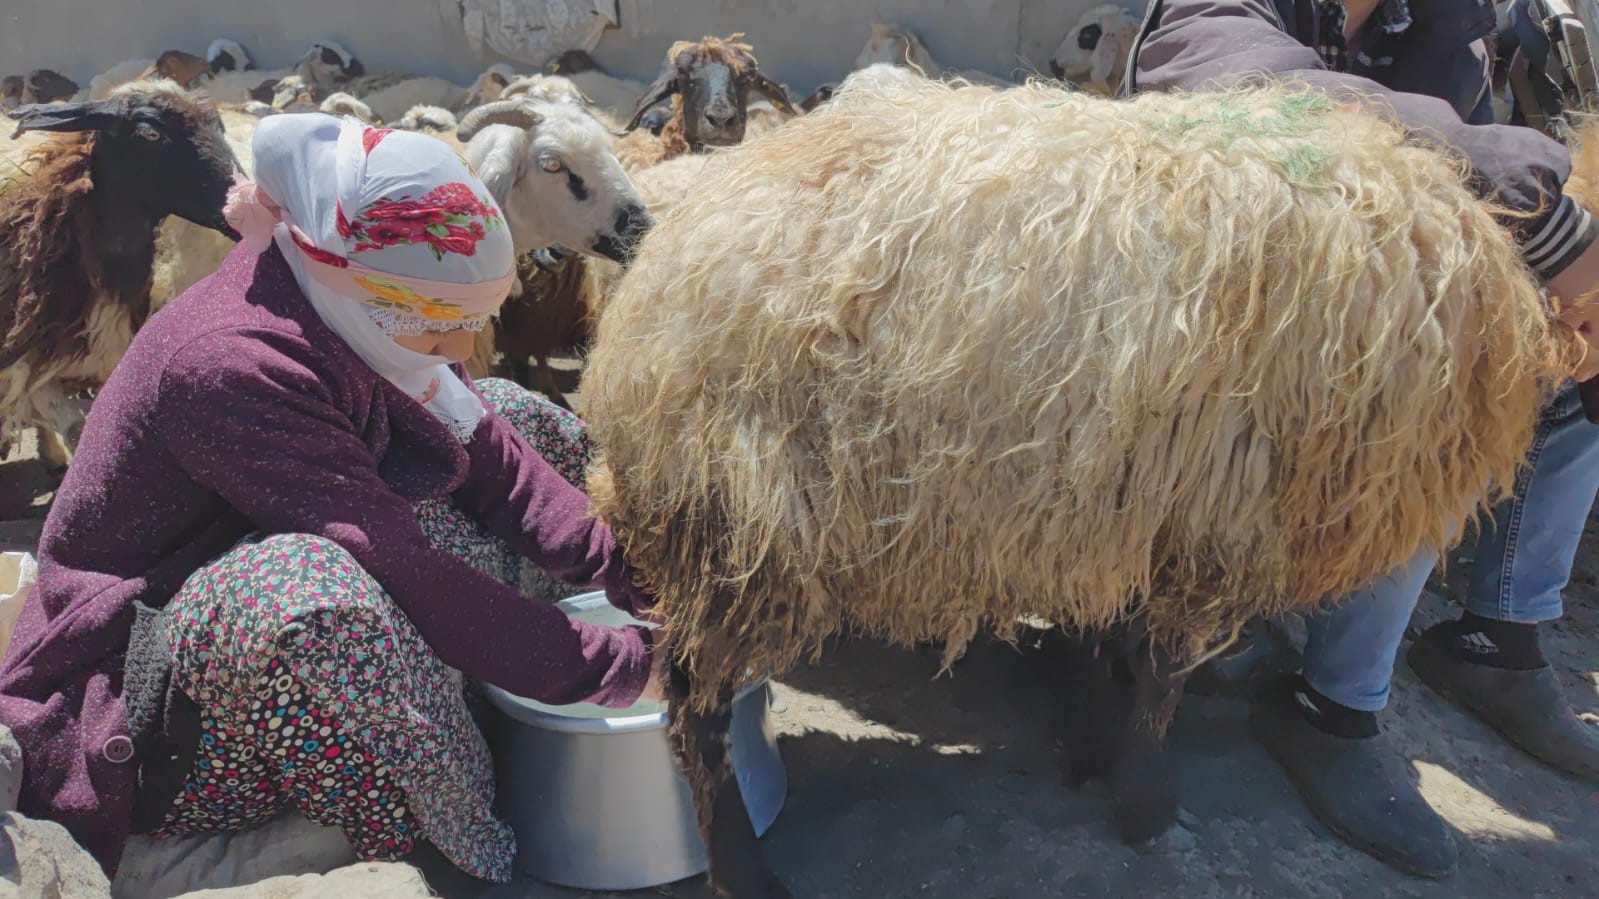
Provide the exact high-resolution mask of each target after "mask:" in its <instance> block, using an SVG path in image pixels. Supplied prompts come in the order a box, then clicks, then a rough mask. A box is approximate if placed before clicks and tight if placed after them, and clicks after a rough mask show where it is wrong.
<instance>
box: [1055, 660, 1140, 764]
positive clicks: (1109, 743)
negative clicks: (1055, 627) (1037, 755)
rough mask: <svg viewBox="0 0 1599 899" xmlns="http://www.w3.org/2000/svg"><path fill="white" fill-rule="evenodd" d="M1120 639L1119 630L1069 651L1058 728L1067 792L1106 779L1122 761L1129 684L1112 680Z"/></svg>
mask: <svg viewBox="0 0 1599 899" xmlns="http://www.w3.org/2000/svg"><path fill="white" fill-rule="evenodd" d="M1122 639H1123V638H1122V636H1121V635H1120V633H1119V631H1112V632H1109V633H1105V634H1089V635H1085V636H1083V637H1082V638H1080V639H1078V640H1075V641H1074V642H1073V645H1072V646H1071V648H1070V650H1069V655H1068V657H1067V663H1066V667H1065V670H1064V671H1063V672H1062V674H1063V675H1064V678H1065V679H1064V680H1063V681H1062V683H1063V685H1064V686H1065V690H1064V691H1063V693H1062V700H1061V705H1060V709H1059V714H1060V720H1059V723H1058V725H1057V730H1058V732H1059V734H1060V740H1061V758H1060V770H1061V777H1062V779H1063V780H1064V781H1065V783H1066V785H1067V786H1068V787H1071V788H1072V789H1078V788H1080V787H1082V786H1084V785H1085V784H1087V783H1088V782H1089V781H1094V780H1107V781H1108V780H1110V779H1111V778H1112V776H1113V775H1114V774H1115V771H1116V763H1117V762H1118V761H1119V760H1120V759H1121V757H1122V752H1123V740H1124V739H1125V738H1126V735H1127V720H1128V716H1129V714H1130V713H1131V711H1132V707H1133V691H1132V684H1131V680H1130V679H1129V678H1123V677H1118V676H1117V675H1118V674H1119V673H1120V672H1119V671H1118V667H1119V662H1120V661H1121V660H1122V658H1123V656H1124V655H1125V653H1124V652H1123V650H1122V646H1121V641H1122ZM1124 680H1125V681H1126V682H1125V683H1124Z"/></svg>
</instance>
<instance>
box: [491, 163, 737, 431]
mask: <svg viewBox="0 0 1599 899" xmlns="http://www.w3.org/2000/svg"><path fill="white" fill-rule="evenodd" d="M706 159H707V157H706V156H705V155H704V154H699V153H695V154H690V155H688V156H679V157H677V158H675V159H669V160H667V161H666V162H663V163H661V164H659V165H655V166H651V167H650V168H647V169H645V170H643V171H642V172H636V173H634V174H633V176H632V178H633V184H634V186H635V187H637V188H638V192H639V196H640V198H641V199H642V200H643V201H644V206H645V208H646V209H648V210H649V212H650V215H651V216H655V217H659V216H663V215H666V214H669V213H670V212H671V211H672V210H673V209H675V208H676V207H677V205H678V204H679V203H681V202H682V201H683V199H684V198H685V197H687V196H688V195H689V193H690V191H692V190H693V189H694V187H695V185H696V184H697V183H698V181H699V179H700V177H701V172H702V171H703V169H704V167H705V161H706ZM518 267H519V272H518V274H519V275H520V277H519V279H518V285H517V290H516V292H515V293H514V295H513V296H512V297H511V298H510V299H509V300H507V301H506V303H505V306H504V307H503V308H502V309H501V311H500V315H499V318H498V319H497V320H496V321H495V322H494V325H493V329H492V330H491V331H486V332H485V333H486V335H487V337H488V341H489V343H491V344H492V349H489V348H484V347H480V348H479V353H478V363H477V364H479V365H482V364H483V363H484V362H486V360H487V359H490V358H492V357H493V355H494V352H498V353H499V355H500V357H501V360H502V362H501V372H502V373H503V374H504V375H505V376H506V377H508V378H510V379H511V380H513V381H515V382H517V383H518V384H524V385H527V386H530V387H534V388H536V389H538V390H540V391H542V392H543V393H544V394H545V395H546V396H548V397H549V398H550V399H551V400H553V401H554V402H555V403H556V404H557V405H559V406H561V407H563V408H566V409H570V408H571V404H570V403H569V402H568V401H567V399H566V396H565V394H564V393H563V392H562V390H561V386H560V384H559V382H558V381H557V380H556V376H555V369H554V368H553V367H552V366H551V365H550V359H551V357H553V356H556V355H558V354H565V353H582V352H584V351H586V350H587V349H588V347H589V344H590V342H591V341H592V339H593V335H594V324H595V323H596V322H598V321H599V317H600V313H601V312H602V311H603V310H604V308H605V303H606V301H607V300H608V299H609V297H610V296H611V294H612V293H613V292H614V291H615V290H616V285H617V284H618V283H620V281H621V279H622V275H623V273H624V271H625V270H624V269H623V267H622V264H621V263H619V262H615V261H613V260H609V259H594V258H590V257H587V256H575V257H565V258H553V259H551V258H548V256H547V255H546V257H545V258H544V259H542V260H538V259H535V254H527V255H525V256H523V257H522V258H521V259H520V260H519V261H518ZM530 359H531V360H532V363H531V364H529V360H530ZM486 370H487V368H486V366H485V371H486ZM474 374H477V373H474ZM479 376H481V375H479Z"/></svg>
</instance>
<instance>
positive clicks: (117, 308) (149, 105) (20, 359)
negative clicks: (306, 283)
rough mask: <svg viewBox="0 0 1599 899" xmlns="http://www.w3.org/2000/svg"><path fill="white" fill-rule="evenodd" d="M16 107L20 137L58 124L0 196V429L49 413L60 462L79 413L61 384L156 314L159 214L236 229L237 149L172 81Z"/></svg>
mask: <svg viewBox="0 0 1599 899" xmlns="http://www.w3.org/2000/svg"><path fill="white" fill-rule="evenodd" d="M14 118H15V120H16V133H15V134H14V135H13V137H15V136H17V135H21V134H23V133H24V132H29V131H45V132H56V133H58V134H60V136H59V137H57V138H55V139H53V140H48V141H45V142H43V143H40V144H38V145H37V146H36V147H35V148H34V152H33V153H32V154H31V155H30V157H29V158H28V160H27V162H26V163H25V167H26V168H27V169H28V173H27V174H26V175H25V176H22V177H19V178H17V179H16V180H10V179H8V180H7V182H6V184H5V190H4V194H3V196H0V442H3V441H5V440H8V439H9V438H10V437H12V436H14V434H15V432H16V431H17V430H18V429H19V428H21V427H26V426H28V425H42V426H44V427H45V429H46V431H45V433H44V434H43V436H44V438H45V439H44V443H45V446H47V447H49V448H51V450H52V452H51V455H52V456H53V457H54V458H51V459H50V461H52V462H55V463H58V464H59V463H62V462H64V461H65V459H64V458H62V456H64V453H63V452H62V450H63V449H64V447H62V446H61V445H60V443H59V442H58V439H59V438H65V440H66V442H67V443H68V444H69V445H70V444H71V443H72V442H74V441H75V438H76V436H77V430H78V428H80V427H81V424H82V421H81V409H78V410H77V415H78V416H79V418H78V419H77V421H75V422H74V421H68V420H65V419H64V418H63V415H64V414H65V413H67V412H69V411H71V410H72V409H74V408H75V407H74V406H73V405H72V404H71V403H70V402H68V400H67V397H68V396H69V395H70V394H72V393H74V392H77V391H79V390H81V389H84V388H93V387H95V386H98V385H99V384H100V383H102V382H103V381H104V380H105V379H106V377H107V376H108V375H109V374H110V373H111V369H112V368H114V367H115V366H116V364H117V362H118V361H119V360H120V359H121V358H122V354H123V353H124V352H125V351H126V350H127V346H128V342H129V341H130V340H131V339H132V337H133V332H134V331H135V330H137V329H138V327H139V326H140V325H141V324H143V322H144V320H145V317H146V316H147V315H148V314H149V310H150V280H151V264H152V261H153V258H154V254H155V249H154V244H155V237H156V228H157V226H158V225H159V224H160V223H161V221H162V219H164V218H166V217H167V216H169V215H177V216H181V217H183V218H186V219H188V220H189V221H191V222H195V223H196V224H199V225H204V226H206V227H209V228H214V229H216V230H218V231H222V232H224V233H227V234H228V235H229V236H231V237H234V238H237V235H236V234H234V233H233V231H232V229H231V228H230V227H228V225H227V223H226V221H225V220H224V219H223V217H222V204H223V201H224V199H225V198H226V195H227V190H228V187H229V185H230V184H231V183H232V180H233V173H234V159H233V155H232V153H231V152H230V151H229V149H228V145H227V142H226V141H225V140H224V138H223V135H222V123H221V121H220V120H219V119H218V117H217V114H216V111H215V110H214V109H212V108H211V107H210V106H209V105H207V104H205V103H203V102H201V101H200V100H199V99H197V98H196V97H194V96H193V95H191V94H188V93H186V92H184V91H183V90H181V89H180V88H178V87H177V85H175V84H172V83H171V82H166V81H162V82H134V83H132V84H128V85H124V86H122V87H121V88H118V89H117V90H115V91H113V92H112V95H111V96H110V97H109V98H107V99H105V100H101V101H89V102H86V103H74V104H52V105H35V106H24V107H21V108H19V109H18V110H16V112H15V114H14ZM0 455H3V452H0Z"/></svg>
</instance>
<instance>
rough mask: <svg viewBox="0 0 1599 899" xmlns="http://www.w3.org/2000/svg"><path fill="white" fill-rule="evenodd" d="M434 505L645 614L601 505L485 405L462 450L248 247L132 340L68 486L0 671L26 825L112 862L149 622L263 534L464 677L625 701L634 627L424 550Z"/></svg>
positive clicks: (127, 784) (279, 268)
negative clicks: (320, 558) (296, 542)
mask: <svg viewBox="0 0 1599 899" xmlns="http://www.w3.org/2000/svg"><path fill="white" fill-rule="evenodd" d="M443 497H453V498H454V500H455V502H456V503H457V504H459V505H460V506H461V508H462V509H463V510H464V511H466V512H467V513H468V514H469V515H471V516H472V517H473V518H475V519H476V520H478V521H479V522H481V523H482V524H483V525H484V526H485V527H487V528H488V529H489V530H490V531H491V532H493V533H494V534H496V535H497V536H499V537H501V538H503V539H505V540H507V541H509V542H510V543H511V544H512V545H513V546H515V547H516V548H517V549H518V550H519V551H521V552H522V553H523V554H525V555H526V556H528V557H529V558H531V559H532V560H533V561H535V562H537V563H538V564H540V565H541V566H543V567H544V568H545V569H547V570H549V571H550V572H551V573H553V574H555V575H557V576H559V577H561V578H564V579H565V580H567V581H569V582H571V583H574V584H579V585H595V586H599V587H603V588H604V589H605V590H606V591H607V592H608V594H609V595H610V597H611V599H612V601H613V602H614V603H616V604H617V605H619V606H622V607H623V608H626V609H629V610H630V611H631V610H637V609H638V608H639V607H640V606H641V605H642V604H643V603H644V602H646V600H645V598H644V597H643V595H642V594H640V593H639V591H638V589H637V588H636V587H635V586H634V585H633V582H632V575H631V572H630V569H629V568H628V567H627V565H626V564H625V563H624V561H623V559H622V556H621V553H620V552H619V550H618V548H617V545H616V542H615V540H614V538H613V537H612V535H611V532H610V530H609V529H608V528H606V527H605V526H604V525H602V524H600V523H599V522H598V521H596V520H595V519H594V518H593V517H591V516H590V515H589V514H588V498H587V496H585V495H584V494H583V493H582V492H581V491H579V490H577V489H576V488H574V487H572V485H570V484H568V483H567V482H566V481H565V480H563V479H562V478H561V476H560V475H559V474H558V473H557V472H556V471H555V470H554V469H553V468H551V467H550V465H549V463H547V462H546V461H544V459H543V458H542V457H540V456H539V455H538V454H537V453H536V452H534V451H533V450H532V449H531V448H529V447H528V445H527V443H526V442H524V441H523V439H522V437H521V435H520V434H519V433H518V432H517V431H516V429H515V428H513V427H512V426H511V425H510V424H509V423H508V422H506V421H505V420H504V419H503V418H500V417H499V416H497V415H495V414H494V413H493V412H492V411H491V412H490V413H489V414H488V415H487V416H486V417H485V418H484V419H483V422H482V423H481V424H480V425H479V427H478V430H477V432H476V433H475V434H474V435H473V437H472V440H471V442H470V443H468V444H466V445H464V446H463V445H462V444H461V443H460V442H459V441H457V440H456V439H455V438H454V437H452V436H451V435H450V432H449V431H448V430H446V428H445V427H444V425H443V424H442V423H440V422H439V421H438V420H437V419H436V418H434V417H433V416H432V415H431V414H430V413H428V411H427V410H425V409H423V408H422V406H420V405H419V404H418V403H416V402H415V401H414V400H412V399H411V398H410V397H407V396H405V395H404V394H402V393H400V392H399V390H398V389H397V388H395V387H394V386H393V385H391V384H390V383H389V382H388V381H386V380H384V379H383V378H381V377H379V376H378V375H377V374H376V373H374V372H373V371H372V369H370V368H368V367H367V366H366V365H365V364H364V363H362V362H361V360H360V359H359V358H358V357H357V356H356V355H355V353H354V351H352V350H351V349H350V348H349V346H348V345H347V344H345V343H344V341H343V340H341V339H340V338H339V337H338V336H337V335H335V334H334V333H333V332H332V331H331V330H329V329H328V327H327V326H326V325H325V324H323V322H322V320H321V319H320V318H319V317H318V316H317V314H316V312H315V310H313V309H312V308H311V305H310V303H309V302H307V301H306V299H305V297H304V295H303V294H301V292H300V289H299V286H298V285H297V284H295V282H294V278H293V275H292V274H291V273H290V271H289V267H288V263H287V262H286V261H285V260H284V258H283V256H282V255H281V253H280V252H279V251H278V250H277V248H276V247H273V248H271V249H269V250H268V251H267V252H266V253H264V254H260V255H257V254H256V253H255V252H253V251H251V250H249V249H248V248H245V247H243V246H242V245H241V246H240V247H239V248H238V249H236V250H234V251H233V253H232V254H231V255H230V256H229V257H228V258H227V260H226V261H224V262H223V264H222V267H221V268H220V269H219V270H218V271H217V273H216V274H214V275H212V276H211V277H209V278H207V279H205V280H203V281H201V282H200V283H199V284H197V285H195V286H194V287H193V288H191V289H190V290H189V291H188V292H186V293H185V294H184V295H183V296H181V297H179V298H178V299H177V300H175V301H174V302H173V303H172V304H171V306H169V307H168V308H167V309H164V310H163V311H162V312H161V313H160V314H158V315H156V316H154V317H153V318H152V319H151V320H150V323H149V324H148V325H146V326H145V327H144V328H143V329H142V330H141V331H140V332H139V334H138V336H137V337H136V338H134V341H133V345H132V347H131V348H130V349H129V351H128V353H127V355H126V357H124V359H123V360H122V363H121V365H119V366H118V367H117V369H116V371H115V372H114V373H113V374H112V376H111V379H110V380H109V381H108V382H107V383H106V385H105V389H104V390H102V391H101V392H100V394H99V395H98V396H97V397H96V398H95V402H94V409H93V410H92V411H91V413H90V414H89V421H88V425H87V427H85V429H84V432H83V440H82V442H81V443H80V444H79V447H78V454H77V456H76V457H75V458H74V459H73V462H72V469H71V470H70V472H69V473H68V474H67V477H66V480H65V482H63V484H62V485H61V489H60V491H59V492H58V493H57V494H56V499H55V503H54V505H53V507H52V508H51V510H50V516H49V519H48V520H47V521H46V523H45V528H44V534H43V536H42V538H41V541H40V544H39V555H40V567H39V582H38V585H37V588H36V589H35V591H34V594H33V596H32V597H31V598H30V599H29V600H28V602H27V604H26V606H25V607H24V608H23V610H22V615H21V618H20V620H19V621H18V623H17V628H16V633H15V636H14V637H13V639H12V643H11V646H10V649H9V650H8V652H7V654H6V657H5V659H4V662H3V663H0V724H5V725H7V726H9V727H10V728H11V729H12V731H13V732H14V733H15V735H16V737H17V740H18V741H19V742H20V743H21V746H22V753H23V769H24V774H23V776H24V780H23V785H22V795H21V800H20V804H19V810H20V811H21V812H23V813H24V814H26V815H29V816H32V817H38V818H49V819H51V820H54V821H57V822H59V823H61V824H63V825H65V826H66V828H67V829H68V830H69V831H70V832H71V833H72V835H73V836H74V837H75V838H76V839H77V840H78V841H79V842H80V843H82V844H83V845H84V847H85V848H87V849H88V850H89V851H90V852H92V853H93V854H94V855H95V856H96V857H97V858H98V859H99V860H100V862H101V864H102V865H103V866H104V867H106V868H107V869H108V870H114V869H115V866H116V863H117V860H118V857H119V856H120V854H121V850H122V846H123V843H124V841H125V838H126V836H127V833H128V829H129V826H130V822H131V814H132V812H131V804H132V802H133V794H134V791H135V785H136V782H137V780H138V778H137V773H138V768H139V765H140V763H141V761H142V760H141V759H140V758H138V757H137V753H136V752H134V751H133V749H132V748H131V746H132V740H131V738H130V722H129V709H128V705H127V703H128V696H127V695H126V694H127V692H128V691H129V690H133V691H134V692H137V685H136V684H128V685H127V689H126V690H125V688H124V683H123V681H124V673H125V658H126V656H127V655H128V653H129V651H130V647H129V640H130V634H131V633H132V631H133V630H134V620H135V616H136V614H137V612H138V606H140V605H143V606H149V607H152V608H159V607H161V606H164V605H166V603H167V602H168V601H169V600H170V599H171V598H172V596H173V595H174V594H175V593H176V592H177V591H178V589H179V587H181V586H182V585H183V582H184V581H185V580H186V579H187V578H188V577H189V575H191V574H192V573H194V572H195V571H196V570H197V569H199V568H200V567H201V566H203V565H205V564H206V563H207V562H208V561H210V560H211V559H212V558H214V557H216V556H217V555H219V554H220V553H222V552H224V551H226V550H227V549H229V548H230V547H232V546H233V545H234V544H235V543H236V542H237V541H239V540H240V539H241V538H243V537H245V536H246V535H248V534H250V533H252V532H261V533H266V534H284V533H304V534H314V535H318V536H322V537H325V538H327V539H330V540H332V541H334V542H336V543H338V544H339V545H341V546H342V547H343V548H344V549H345V550H347V551H348V552H349V553H350V554H351V555H352V556H353V557H354V558H355V560H356V562H358V563H359V564H360V565H361V567H362V568H364V569H365V570H366V571H367V572H368V573H369V574H371V575H372V576H373V577H374V578H375V579H376V580H377V582H378V583H379V584H381V585H382V586H383V588H384V589H385V590H386V591H387V592H388V594H389V596H390V597H392V598H393V600H394V601H395V603H396V604H397V605H398V606H399V607H400V609H401V610H402V611H403V612H404V613H405V615H406V617H407V618H409V619H410V621H411V623H412V624H414V625H416V628H417V630H418V631H420V632H421V634H422V636H423V638H424V639H426V640H427V643H428V645H429V646H430V647H432V649H433V651H434V652H436V653H437V654H438V656H439V658H440V659H442V660H443V661H444V662H445V663H446V664H448V665H450V666H452V667H455V668H458V669H460V670H461V671H463V672H465V673H467V674H469V675H472V676H475V677H477V678H480V679H482V680H485V681H488V682H490V683H494V684H498V685H500V686H502V687H504V688H506V689H508V690H511V691H513V692H515V693H519V694H521V695H524V696H530V697H533V698H536V699H540V700H543V701H545V702H552V703H568V702H575V701H579V700H584V699H588V700H593V701H596V702H601V703H605V704H608V705H625V704H627V703H629V702H632V701H633V700H634V699H635V698H636V697H637V696H638V694H639V692H640V691H641V690H642V689H643V687H644V683H645V680H646V678H647V676H648V666H649V663H648V660H647V657H646V656H647V649H648V638H647V636H646V635H645V634H644V633H643V632H642V631H641V629H624V630H613V629H602V628H596V627H592V626H590V625H586V624H581V623H578V622H576V621H574V620H572V619H569V618H568V617H567V616H566V615H565V614H563V613H562V612H561V611H560V610H558V609H556V608H555V607H554V606H553V605H549V604H545V603H539V602H535V601H533V600H530V599H527V598H525V597H523V596H521V595H520V594H518V593H517V591H516V590H514V589H512V588H511V587H508V586H506V585H504V584H502V583H500V582H499V581H497V580H495V579H493V578H491V577H489V576H488V575H485V574H482V573H481V572H479V571H477V570H476V569H474V568H472V567H471V566H470V565H468V564H467V563H465V562H463V561H461V560H459V559H457V558H456V557H454V556H452V555H450V554H449V553H446V552H442V551H440V550H436V549H434V548H433V547H432V546H431V545H429V543H428V541H427V539H426V538H425V537H424V536H423V534H422V530H421V526H420V525H419V524H418V522H417V517H416V513H415V512H414V511H413V509H412V504H413V503H415V502H417V501H418V500H423V499H433V498H443ZM135 649H137V648H135ZM135 680H138V678H135ZM163 761H165V760H164V759H154V760H152V763H154V764H160V763H162V762H163Z"/></svg>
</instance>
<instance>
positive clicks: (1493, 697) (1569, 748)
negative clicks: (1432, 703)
mask: <svg viewBox="0 0 1599 899" xmlns="http://www.w3.org/2000/svg"><path fill="white" fill-rule="evenodd" d="M1447 637H1448V635H1447V634H1446V633H1444V632H1443V631H1440V630H1439V629H1438V628H1437V627H1433V628H1430V629H1428V630H1427V631H1426V632H1425V633H1423V634H1422V635H1421V636H1420V637H1419V638H1417V640H1416V642H1414V643H1412V644H1411V645H1410V651H1409V652H1407V653H1405V661H1406V662H1407V663H1409V665H1410V670H1412V671H1414V672H1416V676H1417V677H1419V678H1421V681H1422V683H1424V684H1426V685H1427V686H1429V687H1431V688H1433V689H1434V690H1436V691H1437V692H1438V693H1439V694H1441V695H1442V696H1443V697H1444V698H1445V699H1448V700H1449V701H1450V702H1453V703H1455V704H1456V705H1459V706H1462V707H1464V708H1467V709H1470V710H1471V711H1473V712H1475V713H1476V714H1477V717H1479V718H1481V719H1482V720H1483V722H1484V723H1486V724H1487V725H1488V726H1489V727H1492V728H1493V729H1494V730H1497V731H1499V733H1501V734H1503V735H1504V737H1505V739H1507V740H1509V741H1510V742H1511V743H1513V744H1515V745H1516V746H1518V747H1520V748H1521V749H1522V751H1524V752H1526V753H1527V754H1528V755H1531V756H1532V757H1534V758H1536V759H1539V760H1541V761H1543V762H1546V763H1548V764H1550V765H1553V766H1554V767H1556V768H1559V769H1560V770H1562V771H1566V772H1568V773H1571V774H1575V775H1577V776H1578V777H1582V778H1586V779H1588V780H1590V781H1594V782H1599V729H1596V728H1594V727H1593V726H1592V725H1590V724H1586V723H1584V722H1583V720H1582V719H1580V718H1578V717H1577V714H1576V713H1575V712H1573V711H1572V710H1571V704H1570V703H1568V702H1566V697H1565V694H1564V693H1562V692H1561V690H1560V679H1559V678H1557V677H1556V676H1555V672H1554V669H1553V668H1551V667H1549V666H1548V665H1545V666H1543V667H1542V668H1534V669H1532V670H1530V671H1512V670H1509V669H1505V668H1490V667H1488V666H1487V665H1475V664H1472V663H1471V662H1468V661H1465V660H1463V659H1461V658H1459V657H1458V656H1456V655H1455V654H1454V653H1452V652H1450V651H1449V646H1448V644H1447Z"/></svg>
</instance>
